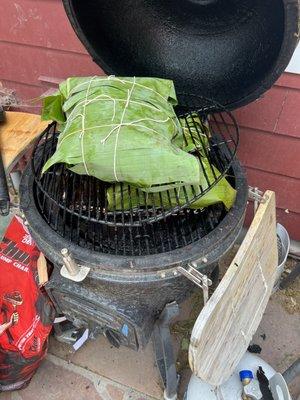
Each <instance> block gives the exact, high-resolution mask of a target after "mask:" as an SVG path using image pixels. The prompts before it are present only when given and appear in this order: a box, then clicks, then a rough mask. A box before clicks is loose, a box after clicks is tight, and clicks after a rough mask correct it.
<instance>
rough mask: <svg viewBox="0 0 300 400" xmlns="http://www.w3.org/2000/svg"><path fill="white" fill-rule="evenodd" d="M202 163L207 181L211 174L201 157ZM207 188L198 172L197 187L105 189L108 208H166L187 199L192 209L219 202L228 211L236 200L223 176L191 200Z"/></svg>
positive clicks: (123, 185) (211, 178)
mask: <svg viewBox="0 0 300 400" xmlns="http://www.w3.org/2000/svg"><path fill="white" fill-rule="evenodd" d="M202 162H203V163H204V166H205V171H206V174H207V176H208V178H209V180H210V181H211V182H213V180H214V175H213V172H212V170H211V167H210V166H209V164H208V161H207V160H206V161H205V159H203V160H202ZM214 172H215V174H216V176H217V177H218V176H220V173H219V171H218V170H217V168H214ZM207 187H208V184H207V181H206V179H205V177H204V175H202V178H201V180H200V182H199V185H198V186H191V185H189V186H181V187H176V186H175V185H174V186H173V187H172V185H170V186H169V187H168V188H167V189H168V190H164V191H161V192H153V191H147V190H146V189H141V188H138V187H134V186H130V185H126V184H117V185H114V186H111V187H110V188H108V191H107V199H108V209H109V210H111V211H112V210H128V209H130V208H131V207H133V208H139V207H146V206H148V207H149V206H155V207H160V208H162V207H163V208H164V209H166V210H167V209H170V208H173V207H176V206H183V205H185V204H187V203H189V202H190V204H189V207H190V208H193V209H201V208H204V207H208V206H211V205H214V204H217V203H223V204H224V206H225V208H226V209H227V210H229V209H230V208H231V207H232V206H233V204H234V202H235V199H236V190H235V189H233V187H232V186H231V185H230V183H229V182H228V181H227V179H226V178H222V179H221V180H220V181H219V182H218V183H217V184H216V185H215V186H213V187H212V188H211V189H210V190H209V191H208V192H207V193H206V194H204V195H203V196H202V197H200V198H199V199H198V200H195V201H193V199H194V198H195V196H197V195H200V194H201V192H203V191H204V190H206V189H207Z"/></svg>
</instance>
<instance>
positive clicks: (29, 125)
mask: <svg viewBox="0 0 300 400" xmlns="http://www.w3.org/2000/svg"><path fill="white" fill-rule="evenodd" d="M5 117H6V118H5V122H3V123H1V124H0V148H1V154H2V158H3V163H4V167H5V169H6V170H11V169H12V168H13V167H14V165H15V164H16V163H17V162H18V161H19V159H20V158H21V157H22V156H23V155H24V154H25V152H26V151H27V150H28V148H29V147H30V145H31V144H32V143H33V142H34V140H35V139H36V138H37V137H38V136H39V135H40V134H41V133H42V132H43V131H44V130H45V129H46V127H47V126H48V124H49V122H47V121H41V117H40V116H39V115H35V114H29V113H21V112H6V113H5Z"/></svg>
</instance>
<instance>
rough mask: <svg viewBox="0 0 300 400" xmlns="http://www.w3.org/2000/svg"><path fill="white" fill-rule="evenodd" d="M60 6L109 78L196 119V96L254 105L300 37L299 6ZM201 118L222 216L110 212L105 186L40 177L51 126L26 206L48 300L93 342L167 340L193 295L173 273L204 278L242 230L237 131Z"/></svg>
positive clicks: (24, 192)
mask: <svg viewBox="0 0 300 400" xmlns="http://www.w3.org/2000/svg"><path fill="white" fill-rule="evenodd" d="M63 3H64V6H65V8H66V12H67V15H68V17H69V19H70V21H71V23H72V25H73V27H74V29H75V31H76V33H77V35H78V37H79V39H80V40H81V41H82V42H83V44H84V45H85V47H86V48H87V50H88V51H89V53H90V54H91V55H92V57H93V59H94V60H95V61H96V63H98V64H99V66H101V67H102V68H103V69H104V71H105V72H106V73H108V74H116V75H119V76H159V77H165V78H168V79H173V81H174V83H175V88H176V90H177V91H181V92H183V93H189V96H188V97H187V96H186V95H184V96H183V95H182V96H183V98H182V97H181V96H179V100H180V102H181V103H184V104H185V103H186V100H188V105H189V106H190V107H192V108H191V109H193V110H195V104H194V99H195V95H199V94H200V95H202V96H206V97H209V98H211V99H213V100H214V101H218V102H219V103H222V104H224V105H225V106H226V108H227V109H230V110H231V109H234V108H236V107H238V106H241V105H245V104H248V103H249V102H251V101H253V100H255V99H257V98H258V97H259V96H260V95H261V94H262V93H264V92H265V91H266V90H267V89H268V88H269V87H271V85H272V84H273V83H274V82H275V81H276V80H277V78H278V77H279V76H280V74H281V73H282V72H283V71H284V69H285V67H286V66H287V64H288V62H289V60H290V57H291V55H292V52H293V50H294V48H295V45H296V42H297V37H298V0H276V1H274V0H266V1H263V2H262V1H261V0H230V1H229V0H203V1H202V0H184V1H183V0H166V1H161V0H132V1H130V2H129V1H125V0H124V1H117V0H88V1H85V2H83V1H79V0H63ZM270 10H272V12H271V13H270ZM182 100H184V101H182ZM191 109H189V110H180V109H179V110H177V112H178V113H179V114H180V113H184V112H189V111H190V110H191ZM199 110H202V111H199ZM196 111H198V112H200V114H201V117H207V115H208V114H213V116H212V117H210V119H208V121H209V123H210V125H211V128H212V131H213V132H214V135H213V136H212V137H209V141H210V149H211V152H210V154H209V160H210V163H211V164H214V165H216V166H217V168H218V169H219V170H220V172H221V174H222V176H225V175H226V176H227V177H228V180H229V181H230V183H231V184H232V185H233V186H234V187H235V189H236V191H237V196H236V201H235V204H234V206H233V207H232V208H231V209H230V211H228V212H227V211H226V210H225V209H224V207H223V206H222V205H214V206H210V207H208V208H207V209H205V210H198V211H195V210H192V209H191V208H190V204H188V202H186V204H185V205H184V206H182V205H181V206H180V205H179V204H178V205H177V207H176V206H175V207H173V209H171V210H169V209H166V207H165V208H164V207H162V205H161V204H155V206H154V207H153V208H150V207H148V206H147V204H145V203H141V204H138V205H137V207H130V209H129V212H125V210H122V209H121V210H114V209H113V210H110V212H108V209H107V207H106V205H105V197H106V196H105V190H106V188H105V185H103V184H100V183H99V182H98V181H96V180H95V179H93V178H90V177H88V178H87V177H77V176H75V175H73V174H72V173H71V172H70V171H69V170H67V169H66V168H65V167H64V166H62V165H58V166H55V167H54V168H53V169H52V170H50V172H49V173H47V174H46V175H45V176H43V177H42V178H41V176H40V171H41V166H42V163H43V161H44V160H45V159H46V158H47V157H49V156H50V155H51V154H53V151H54V148H55V143H56V139H57V127H56V126H55V125H52V126H51V127H49V129H47V130H46V131H45V132H44V133H43V135H42V136H41V138H40V140H39V142H38V144H37V146H36V149H35V152H34V154H33V161H32V164H31V165H29V166H28V168H27V169H26V171H25V173H24V175H23V178H22V183H21V186H20V195H21V208H22V210H23V212H24V216H25V218H26V219H27V222H28V225H29V228H30V231H31V233H32V236H33V238H34V239H35V241H36V243H37V245H38V246H39V247H40V249H41V250H42V251H43V252H44V254H45V255H46V257H47V259H48V260H49V261H50V262H51V263H52V264H53V265H54V267H55V268H54V272H53V274H52V276H51V279H50V282H49V284H48V286H47V291H48V293H49V295H50V296H51V297H52V299H53V302H54V304H55V305H56V308H57V311H58V313H62V314H64V315H65V316H66V317H67V319H68V320H70V321H72V323H73V324H74V325H75V326H77V327H79V328H81V327H85V328H89V330H90V333H91V334H97V333H103V334H105V336H106V337H107V338H108V339H109V340H110V342H111V343H112V344H113V345H115V346H120V345H126V346H129V347H131V348H133V349H138V348H141V347H143V346H145V345H146V344H147V342H148V340H149V338H150V336H151V334H152V332H153V327H154V326H155V332H162V331H164V332H165V331H166V329H165V327H166V324H167V323H168V321H169V320H170V317H171V316H172V315H173V312H172V310H174V308H172V310H171V308H169V305H170V304H172V302H174V301H175V302H177V303H180V302H181V301H182V300H183V299H184V298H185V297H186V296H188V295H189V294H190V292H191V291H192V290H193V287H194V286H193V284H192V283H191V281H189V280H188V279H186V277H185V276H182V275H181V274H180V272H179V271H180V268H179V267H181V268H183V269H186V268H191V266H194V267H195V268H196V270H198V272H201V273H203V274H211V273H212V272H213V271H215V270H216V268H217V265H218V260H219V259H220V257H221V256H222V255H223V254H225V253H226V252H227V251H228V250H229V249H230V248H231V247H232V245H233V244H234V243H235V241H236V239H237V237H238V234H239V232H240V229H241V227H242V225H243V221H244V215H245V210H246V204H247V198H248V186H247V182H246V178H245V175H244V172H243V170H242V168H241V165H240V163H239V161H238V160H237V159H236V158H235V152H236V147H237V144H238V135H237V127H236V123H235V121H234V119H232V118H231V117H230V116H229V115H228V114H227V117H226V118H224V120H222V119H218V118H216V117H215V115H216V114H215V113H216V112H218V113H219V114H220V112H221V114H222V111H223V112H224V109H222V108H221V109H216V108H215V109H213V110H212V109H211V108H210V102H209V101H206V99H205V98H202V101H201V104H199V105H198V107H196ZM228 118H229V119H228ZM214 181H215V182H216V181H217V179H215V180H214ZM208 186H209V187H211V186H212V185H211V183H210V184H209V185H208ZM200 192H201V193H200V195H202V196H203V195H204V194H205V193H204V190H200ZM62 249H64V254H66V252H65V249H67V252H68V253H69V254H70V255H71V259H72V262H73V263H74V264H76V265H77V266H83V267H86V268H88V269H89V274H88V276H87V277H86V279H85V280H84V281H83V282H81V283H78V282H77V283H76V282H73V281H72V280H69V279H66V278H64V277H62V276H61V274H60V269H61V268H62V266H63V262H64V261H63V258H62V253H61V251H62ZM170 307H171V306H170ZM163 310H164V311H163ZM175 313H176V312H175ZM156 321H160V322H156ZM159 323H160V324H161V325H160V327H161V328H162V329H160V328H159ZM155 336H156V337H157V335H155ZM158 336H159V334H158ZM164 345H165V346H166V348H165V350H166V349H167V350H168V351H165V352H164V354H165V355H166V354H167V355H168V356H170V351H169V350H170V348H169V344H168V343H167V340H166V343H162V342H159V343H158V347H157V348H158V349H161V348H162V347H163V346H164ZM161 353H162V351H160V352H158V354H161ZM157 360H158V365H159V366H161V365H162V364H164V365H165V367H166V368H162V367H161V368H160V370H161V371H162V375H163V377H164V380H165V381H167V382H169V384H168V385H167V386H168V389H170V386H172V383H170V382H173V388H171V389H172V390H171V389H170V391H167V394H170V393H172V394H174V390H175V391H176V382H175V383H174V371H175V368H174V365H173V364H172V363H171V364H168V362H167V361H168V360H167V361H166V360H165V359H160V358H159V356H158V358H157ZM169 361H170V360H169ZM171 361H172V360H171ZM169 367H170V368H169ZM170 371H172V374H171V372H170ZM169 373H170V374H171V375H172V376H173V378H172V377H170V376H168V374H169ZM175 377H176V373H175ZM175 380H176V379H175ZM170 397H172V396H170Z"/></svg>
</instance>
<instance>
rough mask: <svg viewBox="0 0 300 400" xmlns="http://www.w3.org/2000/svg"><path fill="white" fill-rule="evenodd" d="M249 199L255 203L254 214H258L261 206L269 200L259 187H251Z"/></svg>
mask: <svg viewBox="0 0 300 400" xmlns="http://www.w3.org/2000/svg"><path fill="white" fill-rule="evenodd" d="M249 199H250V200H253V201H254V213H256V211H257V209H258V206H259V204H261V203H265V202H266V201H267V198H265V197H264V193H263V192H262V191H261V190H259V189H258V188H257V187H252V186H249Z"/></svg>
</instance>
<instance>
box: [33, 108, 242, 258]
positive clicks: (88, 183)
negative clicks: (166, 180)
mask: <svg viewBox="0 0 300 400" xmlns="http://www.w3.org/2000/svg"><path fill="white" fill-rule="evenodd" d="M209 111H211V110H209ZM179 112H180V113H181V115H185V116H190V115H192V114H191V113H188V112H187V110H185V109H184V108H182V107H181V108H180V110H179ZM184 112H185V113H184ZM198 115H199V116H200V117H201V118H203V119H204V118H206V116H207V110H206V111H205V112H204V111H201V112H198ZM228 117H229V118H230V122H231V123H230V124H229V123H228V122H226V120H227V121H228ZM210 125H211V126H210V130H211V131H213V132H216V133H217V134H216V135H213V136H212V137H209V141H210V150H209V153H208V154H207V157H208V158H209V160H210V162H211V164H212V165H215V166H216V167H217V168H218V170H219V171H220V172H221V173H222V175H221V176H224V175H225V173H227V176H228V175H229V176H230V165H231V163H232V161H233V159H234V155H235V151H236V146H237V142H238V128H237V126H236V124H235V121H234V119H233V117H231V115H230V114H228V113H225V115H224V113H218V114H213V115H212V116H211V117H210ZM57 138H58V132H57V127H56V124H51V125H50V126H49V127H48V128H47V129H46V131H45V132H44V133H43V134H42V135H41V137H40V139H39V141H38V143H37V145H36V147H35V150H34V154H33V158H32V170H33V173H34V178H35V196H36V202H37V205H38V208H39V212H40V213H41V215H42V216H43V218H44V219H45V220H46V221H47V223H48V224H49V225H50V226H51V228H52V229H54V230H55V231H56V232H57V233H58V234H59V235H60V236H62V237H64V238H66V239H67V240H69V241H71V242H74V243H76V244H78V245H79V246H81V247H84V248H88V249H91V250H94V251H98V252H102V253H109V254H116V255H149V254H159V253H164V252H167V251H172V250H174V249H176V248H180V247H183V246H186V245H188V244H190V243H193V242H195V241H197V240H199V239H201V238H202V237H204V236H205V235H207V234H208V233H209V232H210V231H212V230H213V229H214V228H215V227H216V226H217V225H218V224H219V222H220V221H221V220H222V219H223V217H224V216H225V215H226V211H225V209H224V207H223V206H222V205H216V206H211V207H207V208H205V209H203V210H192V209H189V208H188V207H187V206H188V205H189V202H188V201H187V204H186V207H182V206H180V205H179V201H178V205H177V207H175V208H174V207H173V208H172V209H170V210H169V209H168V210H167V209H165V207H164V206H163V203H162V201H161V199H162V197H161V196H160V197H159V198H160V202H159V203H160V204H155V205H151V206H149V205H148V204H147V198H146V196H145V195H144V196H143V195H141V192H139V191H138V190H137V189H130V188H129V187H128V186H127V185H125V184H123V186H122V190H125V189H126V190H127V189H128V190H129V203H130V201H131V200H130V199H131V195H132V194H131V193H130V190H136V191H137V195H139V202H138V203H139V204H138V206H137V207H130V208H129V210H128V211H125V210H122V211H118V210H116V209H115V208H116V207H113V209H112V211H108V207H107V195H106V194H107V189H108V187H110V186H111V184H109V183H105V182H102V181H100V180H98V179H96V178H94V177H91V176H82V175H77V174H75V173H73V172H72V171H70V170H68V169H67V168H66V166H65V165H63V164H56V165H54V166H53V167H52V168H51V169H50V170H49V171H47V172H46V173H45V174H44V175H41V170H42V167H43V165H44V164H45V162H46V161H47V160H48V159H49V158H50V157H51V156H52V154H53V153H54V151H55V149H56V145H57ZM229 179H230V178H229ZM216 181H217V180H216ZM232 183H233V184H234V180H233V182H232ZM213 184H215V182H214V183H212V184H211V186H213ZM113 193H114V191H113ZM121 193H122V191H121ZM174 194H175V195H176V194H177V192H176V190H175V189H174ZM202 195H203V193H202ZM198 197H199V196H198ZM177 199H178V198H177Z"/></svg>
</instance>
